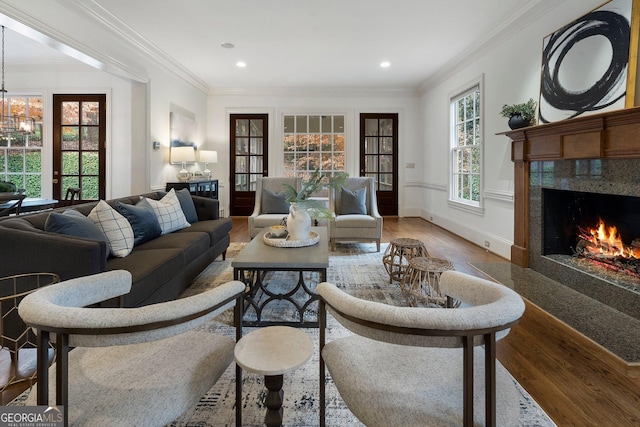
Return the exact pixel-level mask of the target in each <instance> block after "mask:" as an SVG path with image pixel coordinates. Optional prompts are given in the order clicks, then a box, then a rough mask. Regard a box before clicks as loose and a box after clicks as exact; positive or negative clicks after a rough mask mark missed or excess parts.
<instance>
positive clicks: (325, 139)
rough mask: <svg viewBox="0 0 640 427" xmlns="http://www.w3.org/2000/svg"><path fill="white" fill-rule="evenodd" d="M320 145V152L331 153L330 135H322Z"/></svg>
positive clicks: (331, 138)
mask: <svg viewBox="0 0 640 427" xmlns="http://www.w3.org/2000/svg"><path fill="white" fill-rule="evenodd" d="M321 138H322V144H321V145H320V150H322V151H325V152H326V151H331V150H332V149H333V146H332V143H331V141H332V140H333V137H332V136H331V135H322V136H321Z"/></svg>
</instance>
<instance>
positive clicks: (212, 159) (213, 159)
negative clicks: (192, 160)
mask: <svg viewBox="0 0 640 427" xmlns="http://www.w3.org/2000/svg"><path fill="white" fill-rule="evenodd" d="M200 162H201V163H204V171H203V172H202V173H203V174H204V176H206V177H207V178H211V171H210V170H209V163H218V152H217V151H207V150H201V151H200Z"/></svg>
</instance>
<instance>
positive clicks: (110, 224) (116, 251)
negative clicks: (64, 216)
mask: <svg viewBox="0 0 640 427" xmlns="http://www.w3.org/2000/svg"><path fill="white" fill-rule="evenodd" d="M89 219H90V220H91V221H93V222H94V223H95V224H96V225H97V226H98V227H99V228H100V229H101V230H102V232H103V233H104V234H105V236H107V239H108V240H109V250H110V251H111V255H113V256H115V257H126V256H127V255H129V254H130V253H131V250H132V249H133V242H134V238H133V228H132V227H131V224H129V221H127V219H126V218H125V217H124V216H122V215H120V214H119V213H118V212H117V211H116V210H115V209H113V208H112V207H111V206H109V205H108V204H107V202H105V201H104V200H100V201H99V202H98V204H97V205H96V207H95V208H93V209H92V210H91V212H89Z"/></svg>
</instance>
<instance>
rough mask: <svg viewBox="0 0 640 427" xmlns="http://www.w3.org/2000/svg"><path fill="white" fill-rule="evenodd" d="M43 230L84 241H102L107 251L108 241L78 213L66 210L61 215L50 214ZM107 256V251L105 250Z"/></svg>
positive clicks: (91, 223) (96, 227) (95, 226)
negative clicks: (79, 238) (83, 239)
mask: <svg viewBox="0 0 640 427" xmlns="http://www.w3.org/2000/svg"><path fill="white" fill-rule="evenodd" d="M44 230H45V231H49V232H52V233H59V234H66V235H67V236H74V237H83V238H85V239H92V240H102V241H103V242H105V243H106V244H107V249H109V239H107V236H106V235H105V234H104V233H103V232H102V230H100V227H98V226H97V225H96V224H94V222H93V221H91V220H90V219H89V218H87V217H86V216H84V215H83V214H81V213H80V212H78V211H76V210H73V209H68V210H66V211H64V212H63V213H57V212H52V213H50V214H49V216H48V217H47V220H46V221H45V223H44ZM107 256H109V250H107Z"/></svg>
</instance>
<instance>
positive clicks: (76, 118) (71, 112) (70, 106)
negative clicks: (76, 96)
mask: <svg viewBox="0 0 640 427" xmlns="http://www.w3.org/2000/svg"><path fill="white" fill-rule="evenodd" d="M62 124H63V125H79V124H80V103H79V102H63V103H62Z"/></svg>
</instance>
